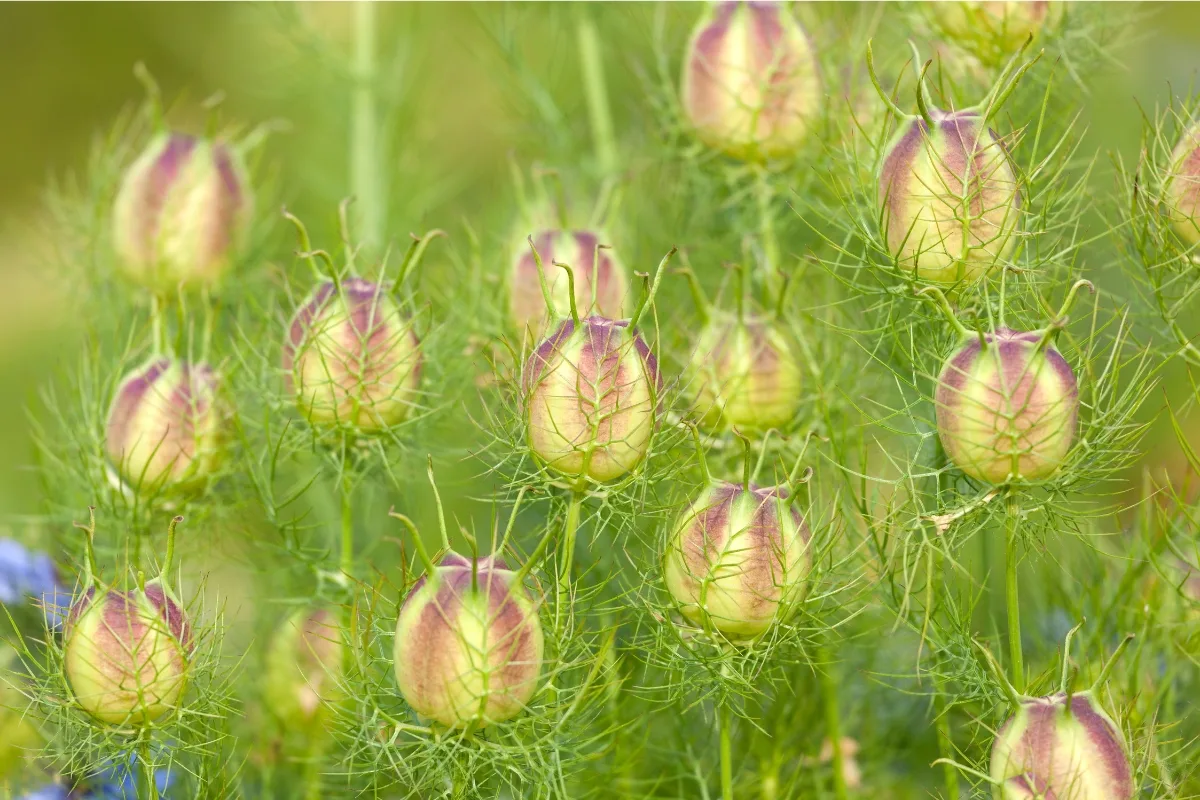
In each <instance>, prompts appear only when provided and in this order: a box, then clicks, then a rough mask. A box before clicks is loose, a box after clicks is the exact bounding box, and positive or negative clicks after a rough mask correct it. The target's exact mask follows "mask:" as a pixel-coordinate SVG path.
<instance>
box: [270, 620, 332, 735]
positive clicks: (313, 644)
mask: <svg viewBox="0 0 1200 800" xmlns="http://www.w3.org/2000/svg"><path fill="white" fill-rule="evenodd" d="M342 654H343V647H342V634H341V628H340V626H339V625H338V622H337V618H336V617H335V616H334V614H333V612H332V611H329V610H328V609H324V608H319V609H311V608H306V609H301V610H300V611H297V612H295V613H294V614H292V615H291V616H290V617H288V618H287V619H286V620H284V622H283V624H282V625H281V626H280V627H279V630H278V631H276V633H275V636H274V638H273V639H272V641H271V646H270V650H269V651H268V654H267V671H266V684H265V695H266V700H267V704H268V707H269V709H270V711H271V713H272V714H274V715H275V716H276V717H277V718H278V719H279V720H280V721H281V722H283V723H284V724H285V725H287V726H288V727H306V726H310V725H312V724H314V723H315V722H317V721H319V720H320V719H322V718H323V715H322V713H321V712H322V711H323V710H325V709H327V708H328V707H329V705H330V704H331V703H333V702H336V701H337V700H338V699H340V697H341V696H342V695H341V689H340V687H339V686H338V681H339V680H340V679H341V675H342Z"/></svg>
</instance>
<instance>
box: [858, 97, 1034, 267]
mask: <svg viewBox="0 0 1200 800" xmlns="http://www.w3.org/2000/svg"><path fill="white" fill-rule="evenodd" d="M878 203H879V227H880V231H881V232H882V234H883V238H884V239H885V240H886V242H887V246H888V250H889V252H890V253H891V255H892V257H893V258H894V259H895V263H896V266H897V267H898V268H899V269H900V270H901V271H903V272H904V273H906V274H909V275H911V276H913V277H915V278H919V279H921V280H925V281H930V282H934V283H942V284H954V283H960V282H971V281H974V280H976V279H978V278H979V277H981V276H983V275H985V274H987V273H988V271H989V270H991V269H992V268H993V267H995V266H996V265H997V264H999V263H1001V262H1002V261H1003V260H1004V259H1005V258H1007V257H1008V255H1009V254H1010V253H1011V252H1012V249H1013V246H1014V245H1015V243H1016V237H1015V236H1014V232H1015V231H1016V228H1017V223H1018V221H1019V218H1020V192H1019V191H1018V185H1017V178H1016V173H1015V171H1014V169H1013V165H1012V163H1011V162H1010V160H1009V156H1008V152H1007V150H1006V149H1005V146H1004V144H1003V142H1002V140H1001V139H1000V137H999V136H998V135H997V134H996V133H994V132H993V131H992V130H991V129H989V128H988V127H987V124H986V122H985V120H984V118H983V115H982V113H981V112H980V111H978V110H968V111H941V110H939V109H930V110H929V120H928V121H926V120H925V119H923V118H921V117H919V116H918V117H913V118H912V119H908V120H905V121H903V122H902V124H901V125H900V128H899V129H898V130H897V132H896V135H895V137H894V138H893V139H892V141H891V143H890V144H889V145H888V146H887V148H886V150H885V155H884V158H883V161H882V163H881V164H880V168H879V180H878Z"/></svg>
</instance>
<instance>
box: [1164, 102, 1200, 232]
mask: <svg viewBox="0 0 1200 800" xmlns="http://www.w3.org/2000/svg"><path fill="white" fill-rule="evenodd" d="M1163 194H1164V199H1165V201H1166V205H1167V210H1168V213H1169V214H1170V217H1171V223H1172V224H1173V225H1174V228H1175V230H1176V231H1177V232H1178V234H1179V236H1180V238H1181V239H1183V241H1184V242H1185V243H1187V244H1188V245H1189V246H1191V245H1196V244H1200V227H1198V226H1200V123H1195V124H1192V125H1190V126H1189V127H1188V128H1187V129H1186V130H1184V132H1183V135H1182V136H1180V138H1179V143H1178V144H1177V145H1175V149H1174V150H1173V151H1172V153H1171V166H1170V172H1169V173H1168V175H1167V176H1166V180H1165V186H1164V192H1163Z"/></svg>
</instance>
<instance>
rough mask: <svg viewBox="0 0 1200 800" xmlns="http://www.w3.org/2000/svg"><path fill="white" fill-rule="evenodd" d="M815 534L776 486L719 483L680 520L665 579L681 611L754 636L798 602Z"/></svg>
mask: <svg viewBox="0 0 1200 800" xmlns="http://www.w3.org/2000/svg"><path fill="white" fill-rule="evenodd" d="M810 538H811V534H810V533H809V531H808V527H807V526H806V525H805V523H804V518H803V517H802V516H801V514H800V511H799V509H797V508H795V507H794V506H793V505H792V504H791V503H789V502H788V499H787V492H786V491H784V490H781V489H778V488H774V487H772V488H760V487H757V486H750V487H744V486H742V485H740V484H736V483H721V484H717V485H715V486H711V487H709V488H707V489H705V490H704V492H702V493H701V495H700V496H699V497H698V498H696V500H695V501H694V502H693V503H692V504H691V505H690V506H689V507H688V508H687V510H685V511H684V512H683V514H682V515H681V516H680V518H679V520H678V522H676V524H675V526H674V528H673V530H672V532H671V534H670V537H669V539H668V541H667V547H666V552H665V553H664V554H663V580H664V581H665V582H666V585H667V589H668V590H669V591H670V592H671V596H672V597H674V598H675V601H676V603H678V604H679V610H680V612H681V613H682V614H683V615H684V616H685V617H687V618H688V619H690V620H692V621H693V622H695V623H697V624H699V625H702V626H704V627H705V628H708V627H709V626H711V627H712V628H715V629H716V630H718V631H720V632H721V633H723V634H725V635H726V636H728V637H730V638H732V639H753V638H755V637H758V636H761V635H762V634H763V633H765V632H766V631H767V630H768V629H769V628H770V627H771V626H772V625H773V624H774V623H775V622H776V621H778V620H781V619H786V618H787V616H788V615H789V614H790V613H791V612H792V610H793V609H794V605H795V602H796V600H797V599H798V597H799V596H800V594H801V591H802V588H803V583H804V579H805V578H806V577H807V575H808V571H809V567H810V557H809V553H808V542H809V539H810Z"/></svg>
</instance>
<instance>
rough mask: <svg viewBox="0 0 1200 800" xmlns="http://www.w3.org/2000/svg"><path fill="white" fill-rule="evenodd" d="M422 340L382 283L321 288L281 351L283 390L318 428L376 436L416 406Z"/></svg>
mask: <svg viewBox="0 0 1200 800" xmlns="http://www.w3.org/2000/svg"><path fill="white" fill-rule="evenodd" d="M421 367H422V359H421V342H420V339H418V338H417V333H416V329H415V327H414V323H413V320H412V319H410V318H409V317H408V316H407V315H405V313H404V312H403V311H402V310H401V308H400V306H399V304H398V303H397V302H396V300H395V299H394V298H393V297H392V294H391V292H390V291H389V289H388V287H387V286H386V285H385V284H377V283H372V282H370V281H367V280H363V279H362V278H348V279H346V280H344V281H342V282H341V283H339V284H335V283H332V282H325V283H322V284H321V285H319V286H318V287H317V288H316V289H315V290H314V291H313V293H312V294H311V295H310V296H309V298H308V300H307V301H306V302H305V303H304V304H303V305H301V306H300V308H299V310H297V311H296V314H295V316H294V317H293V318H292V322H291V326H290V328H289V331H288V339H287V342H286V343H285V344H284V348H283V369H284V374H285V380H286V382H287V386H288V390H289V391H290V392H291V393H293V394H294V395H295V397H296V404H297V406H298V407H299V409H300V412H301V413H302V414H303V415H304V416H305V418H306V419H308V421H309V422H312V423H313V424H315V425H337V426H345V427H350V428H354V429H356V430H357V431H358V432H360V433H375V432H378V431H381V430H384V429H386V428H389V427H391V426H393V425H398V424H399V423H401V422H403V421H404V420H406V419H407V418H408V417H409V416H410V415H411V414H412V412H413V410H414V409H415V408H417V406H418V403H419V400H420V384H421Z"/></svg>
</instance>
